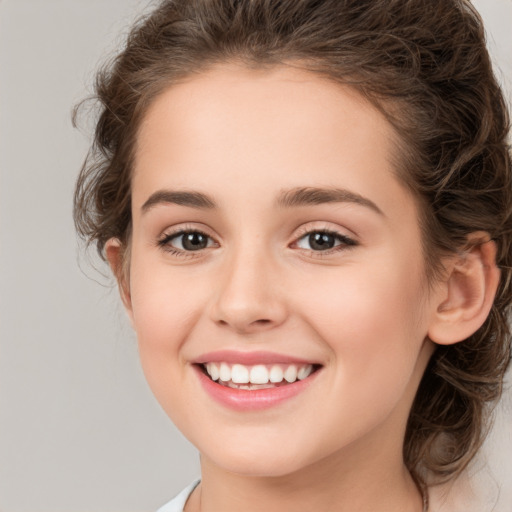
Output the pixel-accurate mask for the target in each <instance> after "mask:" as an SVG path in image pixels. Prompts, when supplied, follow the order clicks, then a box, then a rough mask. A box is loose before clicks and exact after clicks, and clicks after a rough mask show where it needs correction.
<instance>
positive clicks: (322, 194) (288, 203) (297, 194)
mask: <svg viewBox="0 0 512 512" xmlns="http://www.w3.org/2000/svg"><path fill="white" fill-rule="evenodd" d="M325 203H354V204H358V205H361V206H364V207H366V208H369V209H371V210H373V211H374V212H376V213H378V214H379V215H384V214H383V212H382V210H381V209H380V208H379V207H378V206H377V205H376V204H375V203H374V202H373V201H371V200H370V199H368V198H366V197H364V196H362V195H360V194H356V193H355V192H351V191H350V190H346V189H341V188H331V187H329V188H317V187H298V188H293V189H291V190H285V191H283V192H282V193H281V195H280V196H279V198H278V199H277V206H279V207H282V208H292V207H296V206H311V205H319V204H325Z"/></svg>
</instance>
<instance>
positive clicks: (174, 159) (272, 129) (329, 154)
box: [132, 64, 404, 209]
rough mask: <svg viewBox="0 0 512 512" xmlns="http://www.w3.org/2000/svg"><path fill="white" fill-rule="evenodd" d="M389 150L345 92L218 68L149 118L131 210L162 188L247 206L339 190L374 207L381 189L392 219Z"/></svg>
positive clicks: (282, 72)
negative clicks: (315, 190)
mask: <svg viewBox="0 0 512 512" xmlns="http://www.w3.org/2000/svg"><path fill="white" fill-rule="evenodd" d="M394 140H395V133H394V131H393V129H392V127H391V126H390V125H389V123H388V122H387V121H386V120H385V118H384V117H383V116H382V114H381V113H380V112H379V111H377V109H375V108H374V107H373V106H372V105H371V104H369V103H368V102H367V101H365V100H364V99H363V98H362V97H361V96H360V95H359V94H358V93H357V92H356V91H354V90H352V89H350V88H348V87H346V86H342V85H339V84H336V83H333V82H332V81H329V80H327V79H323V78H321V77H319V76H317V75H315V74H312V73H310V72H308V71H305V70H302V69H297V68H292V67H278V68H273V69H271V70H260V69H258V70H254V69H247V68H243V67H240V66H237V65H228V64H225V65H222V66H220V65H219V66H217V67H214V68H212V69H210V70H209V71H207V72H205V73H202V74H200V75H196V76H194V77H193V78H190V79H188V80H185V81H183V82H181V83H179V84H175V85H173V86H171V87H169V88H168V89H167V90H166V91H164V92H163V93H162V94H161V95H160V96H159V97H157V98H156V100H154V102H153V104H152V105H151V107H150V108H149V109H148V112H147V113H146V116H145V118H144V120H143V122H142V124H141V127H140V130H139V134H138V139H137V151H136V159H135V166H134V175H133V182H132V185H133V200H134V204H137V205H139V206H140V205H141V204H142V203H143V202H144V200H145V198H147V196H148V195H149V194H151V193H152V192H154V190H156V189H158V188H161V187H164V186H168V187H173V188H176V187H193V188H207V189H208V190H209V191H210V192H212V193H213V194H219V195H221V196H222V194H224V193H226V192H228V191H229V190H231V191H232V192H233V196H234V195H236V196H238V197H242V196H243V195H244V194H245V193H246V194H248V195H249V196H252V197H253V198H254V197H259V196H262V195H269V196H270V195H271V194H272V190H273V189H276V190H277V189H282V188H291V187H297V186H343V188H346V189H350V190H353V191H355V192H356V193H364V194H365V195H368V194H369V195H373V196H375V197H378V196H379V195H382V194H381V192H382V190H383V189H384V188H385V189H386V190H387V191H388V192H390V193H389V194H388V195H387V197H380V198H379V200H380V201H383V202H384V203H387V204H384V205H383V206H384V208H386V207H389V208H392V209H393V208H394V207H395V206H396V204H397V200H398V202H400V201H399V199H400V197H401V196H400V195H399V196H397V195H396V194H394V192H398V191H400V193H401V194H403V192H404V190H403V188H402V187H401V184H400V183H399V181H398V180H397V179H396V178H395V175H394V174H395V173H394V168H393V165H392V163H391V162H392V156H393V155H392V153H393V148H394ZM391 189H393V190H391ZM393 191H394V192H393ZM393 195H395V197H392V196H393ZM269 199H270V197H269Z"/></svg>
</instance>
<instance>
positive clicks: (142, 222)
mask: <svg viewBox="0 0 512 512" xmlns="http://www.w3.org/2000/svg"><path fill="white" fill-rule="evenodd" d="M393 147H394V146H393V132H392V129H391V127H390V126H389V125H388V124H387V122H386V121H385V119H384V118H383V117H382V115H381V114H380V113H379V112H377V111H376V110H375V109H374V108H373V107H372V106H370V105H369V104H368V103H366V102H365V101H364V100H363V99H362V98H360V97H359V96H358V94H357V93H355V92H353V91H352V90H350V89H346V88H343V87H341V86H340V85H336V84H333V83H330V82H328V81H325V80H323V79H321V78H319V77H317V76H315V75H312V74H309V73H307V72H306V71H299V70H294V69H291V68H284V67H283V68H279V69H275V70H272V71H268V70H267V71H255V70H245V69H243V68H239V67H235V66H228V65H223V66H219V67H217V68H214V69H212V70H210V71H208V72H207V73H204V74H202V75H200V76H196V77H194V78H193V79H191V80H189V81H186V82H183V83H181V84H178V85H175V86H173V87H171V88H170V89H168V90H167V91H166V92H164V93H163V94H162V95H161V96H160V97H158V98H157V99H156V100H155V102H154V103H153V105H152V106H151V108H150V110H149V111H148V113H147V115H146V117H145V120H144V122H143V124H142V126H141V129H140V132H139V136H138V146H137V156H136V161H135V168H134V175H133V182H132V185H133V188H132V191H133V195H132V208H133V212H132V213H133V236H132V241H131V244H132V246H131V261H130V269H129V290H127V294H126V298H125V302H126V304H127V307H128V310H129V314H130V316H131V319H132V323H133V326H134V328H135V330H136V333H137V337H138V343H139V350H140V358H141V363H142V366H143V369H144V372H145V375H146V377H147V380H148V382H149V385H150V386H151V388H152V390H153V392H154V394H155V396H156V397H157V399H158V400H159V402H160V404H161V405H162V407H163V408H164V409H165V411H166V412H167V413H168V415H169V416H170V417H171V418H172V420H173V421H174V422H175V423H176V425H177V426H178V428H180V429H181V430H182V432H183V433H184V434H185V435H186V436H187V437H188V438H189V439H190V440H191V442H192V443H193V444H195V445H196V446H197V447H198V449H199V451H200V452H201V453H202V455H203V458H204V459H205V460H208V461H211V463H212V464H215V465H217V466H218V467H222V468H224V469H227V470H229V471H233V472H237V473H241V474H247V475H268V476H277V475H285V474H289V473H292V472H294V471H298V470H300V469H302V468H306V467H308V466H310V465H312V464H315V463H317V462H318V461H320V460H326V459H331V460H339V461H341V460H348V459H349V458H350V457H352V456H354V454H355V453H357V454H359V455H362V454H363V453H366V456H368V453H373V454H374V456H376V455H375V454H376V453H384V452H386V456H387V457H389V456H390V453H391V452H393V453H394V454H395V455H396V456H397V457H401V445H402V442H403V435H404V428H405V422H406V419H407V416H408V412H409V409H410V406H411V402H412V400H413V397H414V393H415V391H416V388H417V385H418V383H419V380H420V378H421V375H422V373H423V371H424V368H425V366H426V363H427V361H428V358H429V356H430V355H431V350H432V349H431V347H430V345H429V344H428V343H426V342H425V337H426V334H427V331H428V326H429V318H430V313H431V309H432V307H431V302H430V298H429V296H428V294H427V289H428V287H427V286H426V283H425V277H424V275H425V269H424V263H423V257H422V252H421V240H420V230H419V226H418V212H417V209H416V204H415V201H414V200H413V198H412V197H411V195H410V193H408V192H407V191H406V189H405V188H404V187H403V186H402V185H401V183H400V182H399V180H398V179H397V178H396V176H395V174H394V171H393V168H392V165H391V163H390V162H391V160H392V149H393ZM376 447H378V449H376Z"/></svg>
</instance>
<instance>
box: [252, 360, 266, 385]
mask: <svg viewBox="0 0 512 512" xmlns="http://www.w3.org/2000/svg"><path fill="white" fill-rule="evenodd" d="M250 381H251V383H252V384H267V383H268V370H267V368H266V366H263V365H262V364H258V365H256V366H253V367H252V368H251V374H250Z"/></svg>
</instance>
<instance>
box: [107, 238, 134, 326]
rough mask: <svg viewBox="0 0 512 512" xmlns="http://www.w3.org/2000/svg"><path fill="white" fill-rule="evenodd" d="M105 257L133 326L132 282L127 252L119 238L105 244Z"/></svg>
mask: <svg viewBox="0 0 512 512" xmlns="http://www.w3.org/2000/svg"><path fill="white" fill-rule="evenodd" d="M105 256H106V258H107V261H108V263H109V265H110V268H111V270H112V273H113V274H114V276H115V278H116V280H117V285H118V287H119V294H120V295H121V300H122V301H123V304H124V307H125V309H126V312H127V313H128V316H129V318H130V322H131V323H132V326H133V310H132V298H131V295H130V282H129V275H128V265H127V256H128V255H127V250H126V248H125V247H123V245H122V244H121V242H120V241H119V240H118V239H117V238H111V239H110V240H108V241H107V243H106V244H105Z"/></svg>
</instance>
